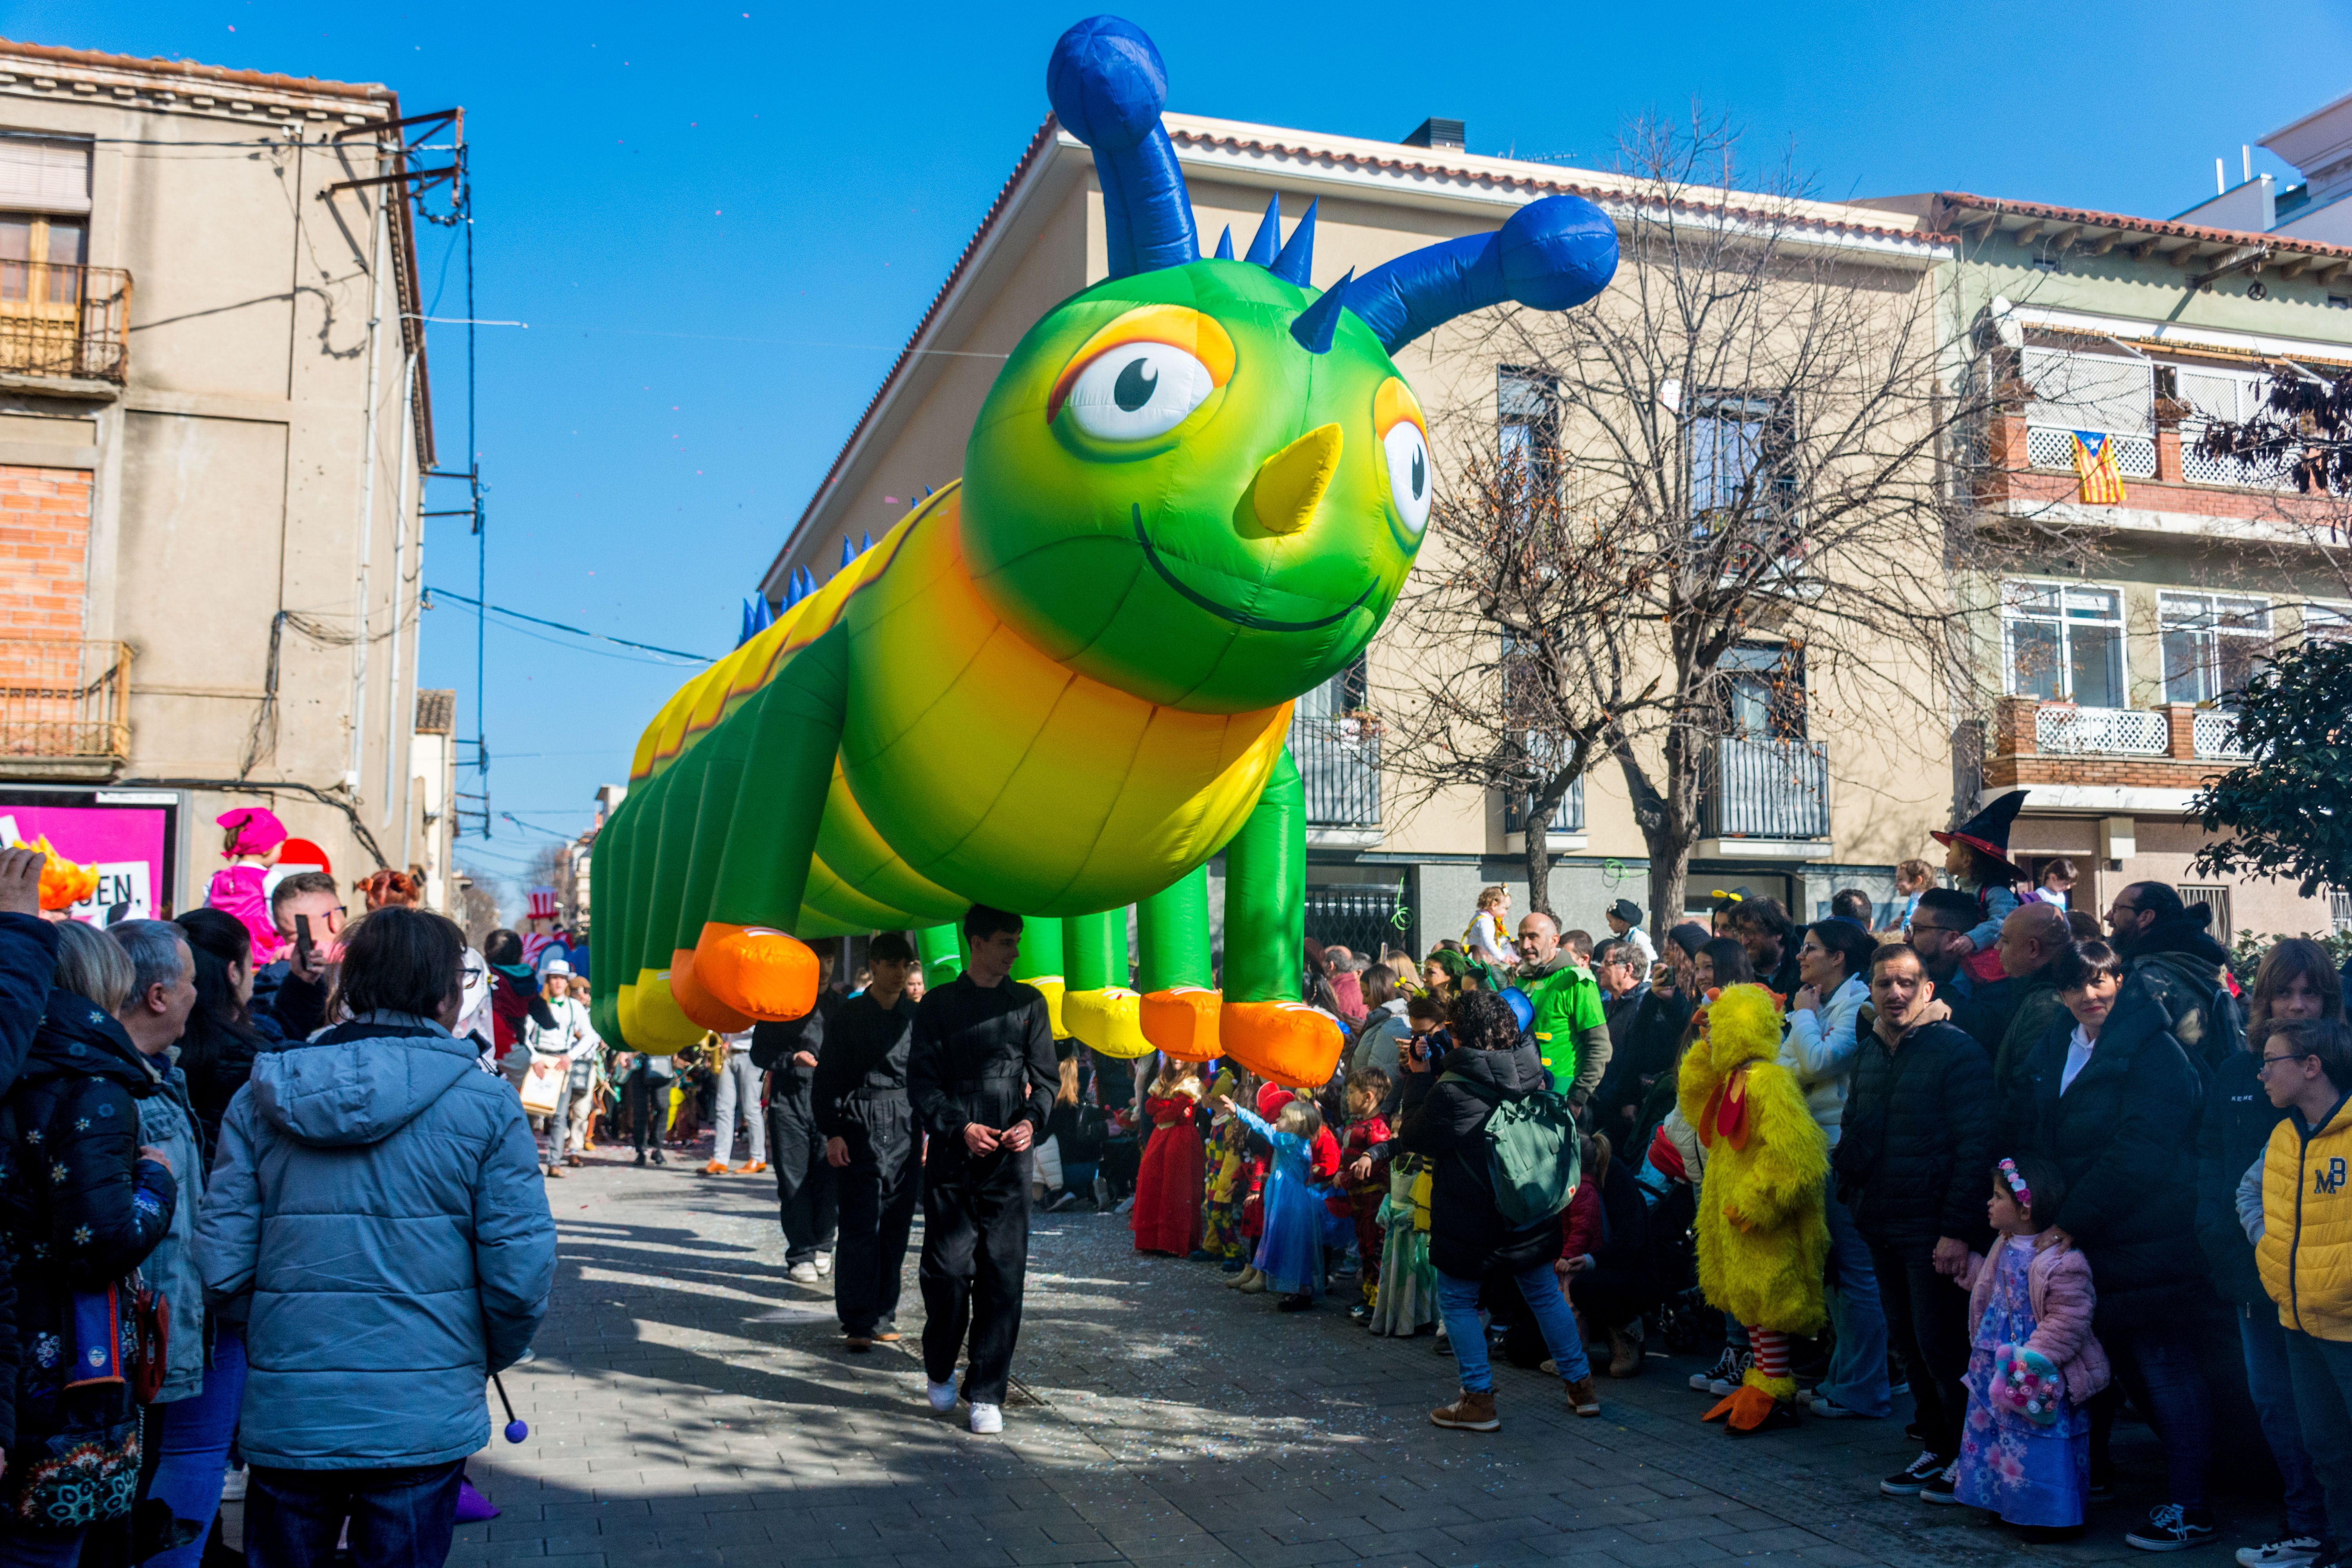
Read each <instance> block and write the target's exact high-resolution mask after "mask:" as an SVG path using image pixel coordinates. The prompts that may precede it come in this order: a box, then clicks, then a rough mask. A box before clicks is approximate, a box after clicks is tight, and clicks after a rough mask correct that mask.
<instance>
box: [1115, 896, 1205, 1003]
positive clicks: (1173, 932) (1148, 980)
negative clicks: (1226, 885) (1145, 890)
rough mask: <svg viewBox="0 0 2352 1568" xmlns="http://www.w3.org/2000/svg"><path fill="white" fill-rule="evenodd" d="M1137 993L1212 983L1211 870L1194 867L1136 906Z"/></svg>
mask: <svg viewBox="0 0 2352 1568" xmlns="http://www.w3.org/2000/svg"><path fill="white" fill-rule="evenodd" d="M1135 946H1136V982H1135V988H1136V989H1137V990H1138V991H1143V992H1151V991H1165V990H1168V989H1169V988H1170V987H1171V986H1177V985H1210V984H1214V983H1215V976H1214V975H1213V974H1212V973H1210V968H1209V868H1207V867H1206V866H1196V867H1194V868H1192V872H1191V873H1190V874H1189V875H1187V876H1184V877H1181V878H1180V879H1177V880H1176V881H1174V882H1172V883H1171V884H1169V886H1167V887H1166V888H1164V889H1161V890H1160V891H1159V892H1157V893H1154V894H1152V895H1151V896H1150V898H1148V899H1146V900H1143V901H1142V902H1141V903H1139V904H1138V905H1136V907H1135Z"/></svg>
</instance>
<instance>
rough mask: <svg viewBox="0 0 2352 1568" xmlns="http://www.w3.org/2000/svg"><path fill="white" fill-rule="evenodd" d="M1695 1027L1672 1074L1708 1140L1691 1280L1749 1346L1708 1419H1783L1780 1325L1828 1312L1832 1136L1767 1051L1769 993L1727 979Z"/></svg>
mask: <svg viewBox="0 0 2352 1568" xmlns="http://www.w3.org/2000/svg"><path fill="white" fill-rule="evenodd" d="M1701 1029H1702V1034H1701V1037H1700V1038H1699V1039H1698V1040H1697V1041H1696V1042H1695V1043H1694V1044H1693V1045H1692V1047H1691V1049H1690V1050H1689V1052H1688V1053H1687V1054H1685V1056H1684V1058H1683V1065H1682V1072H1681V1076H1680V1078H1679V1079H1677V1081H1676V1085H1675V1088H1676V1090H1677V1103H1678V1106H1679V1109H1680V1110H1681V1111H1682V1113H1683V1118H1684V1120H1685V1121H1688V1122H1689V1123H1690V1124H1691V1126H1692V1127H1693V1128H1694V1129H1695V1130H1696V1131H1697V1133H1698V1137H1699V1142H1701V1143H1702V1144H1704V1145H1705V1146H1706V1174H1705V1176H1704V1177H1702V1178H1701V1185H1700V1190H1699V1200H1698V1215H1697V1218H1696V1222H1695V1228H1696V1232H1697V1237H1698V1282H1699V1288H1700V1289H1701V1290H1702V1291H1703V1292H1704V1293H1705V1294H1706V1300H1707V1302H1708V1304H1709V1305H1711V1306H1715V1307H1719V1308H1721V1309H1722V1310H1725V1311H1727V1312H1728V1313H1730V1314H1732V1316H1734V1317H1735V1318H1737V1319H1738V1321H1740V1322H1741V1323H1742V1324H1744V1325H1745V1326H1746V1327H1747V1330H1748V1342H1749V1347H1750V1349H1751V1350H1753V1352H1755V1357H1756V1359H1755V1363H1754V1364H1753V1365H1751V1366H1750V1367H1749V1368H1748V1373H1747V1375H1746V1376H1745V1377H1744V1378H1743V1379H1742V1380H1741V1384H1740V1386H1739V1387H1738V1388H1737V1389H1734V1390H1733V1391H1732V1393H1731V1394H1730V1396H1729V1397H1728V1398H1727V1399H1725V1400H1724V1401H1723V1402H1722V1403H1721V1404H1719V1405H1716V1406H1715V1408H1714V1409H1712V1410H1710V1411H1708V1412H1707V1413H1706V1420H1709V1421H1712V1420H1714V1419H1716V1418H1717V1416H1722V1417H1724V1419H1725V1428H1726V1430H1727V1431H1729V1432H1731V1433H1733V1434H1735V1435H1739V1434H1746V1433H1750V1432H1758V1431H1763V1430H1767V1429H1769V1428H1777V1427H1783V1426H1794V1425H1795V1424H1796V1415H1795V1412H1794V1406H1795V1403H1796V1397H1797V1384H1796V1380H1795V1379H1794V1378H1793V1377H1791V1376H1790V1373H1789V1336H1790V1334H1809V1333H1811V1332H1812V1331H1815V1330H1816V1329H1818V1328H1820V1327H1821V1325H1822V1320H1823V1318H1824V1316H1825V1311H1824V1308H1823V1304H1822V1268H1823V1266H1824V1264H1825V1262H1826V1260H1827V1258H1828V1256H1829V1244H1830V1238H1829V1224H1828V1221H1827V1219H1826V1217H1825V1215H1824V1213H1823V1208H1822V1184H1823V1182H1824V1181H1825V1180H1826V1178H1827V1177H1828V1174H1829V1139H1828V1136H1827V1135H1826V1134H1825V1133H1823V1132H1822V1129H1821V1124H1820V1123H1819V1122H1817V1121H1814V1120H1813V1118H1812V1114H1811V1111H1810V1110H1807V1109H1806V1106H1805V1094H1804V1090H1803V1089H1801V1088H1799V1087H1798V1084H1797V1080H1796V1079H1795V1078H1794V1077H1793V1076H1792V1075H1791V1074H1790V1071H1789V1069H1788V1068H1784V1067H1782V1066H1780V1063H1779V1061H1778V1060H1777V1059H1776V1058H1777V1057H1778V1055H1779V1053H1780V1010H1779V1009H1778V1008H1777V1007H1775V1006H1774V1005H1773V1003H1772V997H1771V994H1770V993H1769V992H1767V991H1766V990H1765V989H1764V987H1762V986H1761V985H1734V986H1731V987H1729V988H1727V989H1726V990H1725V991H1724V992H1723V993H1722V994H1721V995H1719V996H1717V998H1716V999H1715V1001H1714V1002H1713V1003H1712V1004H1711V1005H1709V1006H1708V1008H1707V1012H1706V1022H1705V1023H1704V1024H1703V1025H1702V1026H1701Z"/></svg>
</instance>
